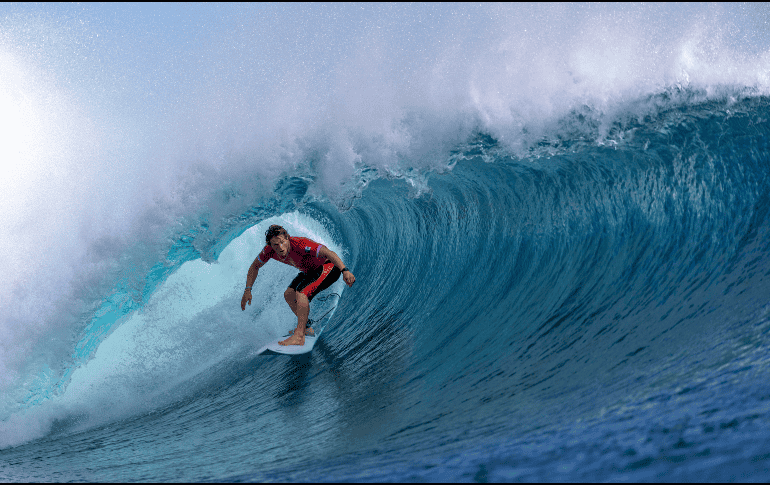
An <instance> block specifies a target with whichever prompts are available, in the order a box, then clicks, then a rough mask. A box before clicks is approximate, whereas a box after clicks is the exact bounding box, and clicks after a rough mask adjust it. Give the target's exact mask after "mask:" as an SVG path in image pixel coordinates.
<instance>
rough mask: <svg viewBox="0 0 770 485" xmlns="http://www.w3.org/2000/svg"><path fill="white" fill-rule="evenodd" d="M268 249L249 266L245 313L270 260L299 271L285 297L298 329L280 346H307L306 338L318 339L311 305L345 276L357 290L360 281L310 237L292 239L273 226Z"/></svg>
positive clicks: (280, 228)
mask: <svg viewBox="0 0 770 485" xmlns="http://www.w3.org/2000/svg"><path fill="white" fill-rule="evenodd" d="M265 242H266V243H267V245H266V246H265V247H264V249H262V251H261V252H260V253H259V255H258V256H257V257H256V258H255V259H254V262H253V263H251V266H249V272H248V274H247V275H246V289H245V290H244V292H243V297H242V298H241V310H246V303H247V302H248V304H249V305H251V287H252V286H254V281H255V280H256V279H257V275H258V274H259V268H261V267H262V266H264V265H265V263H267V262H268V261H269V260H270V259H275V260H276V261H279V262H281V263H284V264H288V265H291V266H294V267H295V268H297V269H298V270H299V271H300V273H299V274H298V275H297V277H296V278H294V280H292V282H291V284H290V285H289V287H288V288H287V289H286V291H284V292H283V297H284V299H285V300H286V303H288V304H289V307H290V308H291V311H292V312H294V314H295V315H296V316H297V328H296V329H294V333H293V334H292V335H291V336H290V337H289V338H287V339H286V340H283V341H281V342H279V343H280V344H281V345H304V344H305V334H306V333H307V334H308V335H314V331H313V329H312V328H309V327H308V326H307V323H308V320H307V317H308V314H309V313H310V301H311V300H312V299H313V297H315V296H316V295H317V294H318V293H320V292H321V291H323V290H325V289H326V288H328V287H330V286H331V285H332V284H333V283H334V282H335V281H337V280H338V279H339V277H340V274H341V275H342V278H343V280H344V281H345V283H346V284H347V285H348V286H353V283H355V281H356V277H355V276H353V273H351V272H350V270H349V269H347V268H346V267H345V264H344V263H343V262H342V259H340V257H339V256H337V254H336V253H335V252H334V251H332V250H331V249H329V248H327V247H326V246H324V245H323V244H319V243H317V242H315V241H313V240H312V239H308V238H306V237H290V236H289V233H288V232H286V229H284V228H283V227H281V226H279V225H276V224H274V225H272V226H270V227H269V228H268V230H267V232H265Z"/></svg>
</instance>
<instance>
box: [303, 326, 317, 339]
mask: <svg viewBox="0 0 770 485" xmlns="http://www.w3.org/2000/svg"><path fill="white" fill-rule="evenodd" d="M305 335H310V336H311V337H313V336H314V335H315V331H314V330H313V329H312V328H310V327H308V328H306V329H305Z"/></svg>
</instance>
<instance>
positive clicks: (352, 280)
mask: <svg viewBox="0 0 770 485" xmlns="http://www.w3.org/2000/svg"><path fill="white" fill-rule="evenodd" d="M342 279H343V280H345V283H346V284H347V285H348V286H353V283H355V282H356V277H355V276H353V273H351V272H350V270H347V271H345V272H344V273H342Z"/></svg>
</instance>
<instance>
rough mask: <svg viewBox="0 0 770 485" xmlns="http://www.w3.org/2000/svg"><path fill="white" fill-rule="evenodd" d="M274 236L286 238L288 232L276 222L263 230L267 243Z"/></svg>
mask: <svg viewBox="0 0 770 485" xmlns="http://www.w3.org/2000/svg"><path fill="white" fill-rule="evenodd" d="M275 236H285V237H286V238H288V237H289V233H288V232H286V229H284V228H283V227H281V226H279V225H278V224H273V225H272V226H270V227H269V228H267V231H265V242H266V243H267V244H270V240H271V239H273V238H274V237H275Z"/></svg>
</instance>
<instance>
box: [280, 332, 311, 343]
mask: <svg viewBox="0 0 770 485" xmlns="http://www.w3.org/2000/svg"><path fill="white" fill-rule="evenodd" d="M278 343H279V344H281V345H305V336H304V335H297V334H296V333H295V334H292V336H291V337H289V338H287V339H286V340H281V341H280V342H278Z"/></svg>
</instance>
